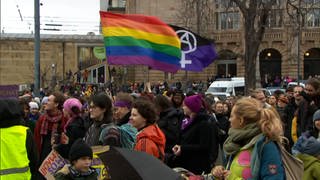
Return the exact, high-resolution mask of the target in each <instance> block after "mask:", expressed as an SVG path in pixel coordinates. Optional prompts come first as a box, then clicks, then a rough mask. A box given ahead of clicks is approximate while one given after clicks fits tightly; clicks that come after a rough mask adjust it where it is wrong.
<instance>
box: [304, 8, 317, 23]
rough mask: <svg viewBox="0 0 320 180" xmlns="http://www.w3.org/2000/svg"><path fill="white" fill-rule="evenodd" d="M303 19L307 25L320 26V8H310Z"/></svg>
mask: <svg viewBox="0 0 320 180" xmlns="http://www.w3.org/2000/svg"><path fill="white" fill-rule="evenodd" d="M303 21H304V22H303V24H304V26H305V27H320V8H313V9H309V10H308V11H307V13H306V15H304V18H303Z"/></svg>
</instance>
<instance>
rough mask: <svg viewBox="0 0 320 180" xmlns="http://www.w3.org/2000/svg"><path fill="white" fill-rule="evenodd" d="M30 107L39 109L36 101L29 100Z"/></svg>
mask: <svg viewBox="0 0 320 180" xmlns="http://www.w3.org/2000/svg"><path fill="white" fill-rule="evenodd" d="M29 106H30V109H39V106H38V104H37V103H36V102H29Z"/></svg>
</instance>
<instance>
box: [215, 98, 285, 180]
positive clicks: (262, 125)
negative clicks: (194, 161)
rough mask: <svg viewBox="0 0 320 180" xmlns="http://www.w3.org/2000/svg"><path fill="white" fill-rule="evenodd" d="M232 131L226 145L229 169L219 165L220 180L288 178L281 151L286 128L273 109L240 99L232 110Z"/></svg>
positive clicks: (217, 173) (247, 99)
mask: <svg viewBox="0 0 320 180" xmlns="http://www.w3.org/2000/svg"><path fill="white" fill-rule="evenodd" d="M230 123H231V128H230V130H229V132H228V135H229V137H228V138H227V140H226V141H225V143H224V147H223V148H224V152H225V153H226V155H227V157H228V164H227V167H226V168H224V167H222V166H216V167H215V168H213V170H212V174H213V175H214V176H215V177H216V178H217V179H279V180H281V179H285V172H284V168H283V165H282V160H281V154H280V153H281V152H280V150H279V147H278V145H277V144H281V141H282V135H283V129H282V124H281V120H280V117H279V115H278V114H277V112H276V111H275V110H274V109H273V108H263V107H262V104H261V102H259V101H258V100H256V99H254V98H242V99H240V100H238V101H237V102H236V104H235V106H234V107H233V109H232V111H231V117H230Z"/></svg>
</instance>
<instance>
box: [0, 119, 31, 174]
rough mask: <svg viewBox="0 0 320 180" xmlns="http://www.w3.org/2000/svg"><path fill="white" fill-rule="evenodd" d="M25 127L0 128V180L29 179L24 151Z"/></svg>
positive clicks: (26, 157) (25, 150) (27, 161)
mask: <svg viewBox="0 0 320 180" xmlns="http://www.w3.org/2000/svg"><path fill="white" fill-rule="evenodd" d="M27 129H28V128H27V127H25V126H21V125H17V126H12V127H8V128H0V140H1V142H0V143H1V144H0V151H1V156H0V179H1V180H2V179H5V180H11V179H12V180H19V179H21V180H22V179H23V180H26V179H31V172H30V169H29V159H28V154H27V149H26V139H27Z"/></svg>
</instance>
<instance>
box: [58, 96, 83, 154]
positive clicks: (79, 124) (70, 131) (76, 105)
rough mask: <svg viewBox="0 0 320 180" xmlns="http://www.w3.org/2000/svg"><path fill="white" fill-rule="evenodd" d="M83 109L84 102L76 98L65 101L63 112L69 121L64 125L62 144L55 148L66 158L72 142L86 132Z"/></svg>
mask: <svg viewBox="0 0 320 180" xmlns="http://www.w3.org/2000/svg"><path fill="white" fill-rule="evenodd" d="M81 109H82V104H81V102H80V101H79V100H78V99H76V98H69V99H67V100H66V101H65V102H64V103H63V113H64V115H65V117H66V118H67V123H66V124H65V125H64V127H63V133H62V134H61V141H60V144H59V145H58V146H57V147H55V149H56V150H57V151H58V152H59V154H60V155H62V157H64V158H68V155H69V150H70V148H71V146H72V144H73V143H74V142H75V141H76V140H77V139H82V138H83V137H84V136H85V134H86V129H85V123H84V119H83V118H82V117H81Z"/></svg>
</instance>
